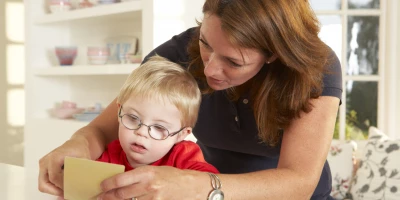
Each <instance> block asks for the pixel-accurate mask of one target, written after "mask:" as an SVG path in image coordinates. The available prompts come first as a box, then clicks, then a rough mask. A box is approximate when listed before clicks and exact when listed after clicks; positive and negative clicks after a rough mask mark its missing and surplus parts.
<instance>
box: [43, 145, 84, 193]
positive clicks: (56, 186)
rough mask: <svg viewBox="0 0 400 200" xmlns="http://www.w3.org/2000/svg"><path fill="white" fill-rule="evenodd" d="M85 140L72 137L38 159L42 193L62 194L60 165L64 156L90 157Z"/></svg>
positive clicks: (62, 179) (61, 165)
mask: <svg viewBox="0 0 400 200" xmlns="http://www.w3.org/2000/svg"><path fill="white" fill-rule="evenodd" d="M88 147H89V145H88V143H87V141H86V140H84V139H83V138H82V139H79V138H74V139H71V140H68V141H66V142H65V143H64V144H63V145H61V146H60V147H58V148H56V149H54V150H53V151H51V152H50V153H48V154H47V155H45V156H44V157H43V158H41V159H40V160H39V167H40V169H39V180H38V181H39V184H38V185H39V190H40V191H41V192H44V193H48V194H52V195H56V196H61V197H62V196H63V183H64V176H63V175H64V173H63V170H62V167H63V165H64V158H65V157H66V156H71V157H77V158H86V159H90V151H89V148H88Z"/></svg>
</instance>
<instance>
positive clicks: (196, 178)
mask: <svg viewBox="0 0 400 200" xmlns="http://www.w3.org/2000/svg"><path fill="white" fill-rule="evenodd" d="M184 171H185V172H187V175H186V176H185V180H184V181H185V183H187V184H188V185H190V186H193V187H194V195H193V199H197V200H206V199H207V198H208V195H209V194H210V191H211V190H212V187H211V180H210V176H209V175H208V173H207V172H199V171H194V170H184Z"/></svg>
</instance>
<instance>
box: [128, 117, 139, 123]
mask: <svg viewBox="0 0 400 200" xmlns="http://www.w3.org/2000/svg"><path fill="white" fill-rule="evenodd" d="M128 116H129V120H130V121H133V122H134V121H140V119H139V117H137V116H135V115H128Z"/></svg>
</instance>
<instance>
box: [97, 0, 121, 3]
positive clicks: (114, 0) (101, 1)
mask: <svg viewBox="0 0 400 200" xmlns="http://www.w3.org/2000/svg"><path fill="white" fill-rule="evenodd" d="M118 2H120V1H119V0H99V4H113V3H118Z"/></svg>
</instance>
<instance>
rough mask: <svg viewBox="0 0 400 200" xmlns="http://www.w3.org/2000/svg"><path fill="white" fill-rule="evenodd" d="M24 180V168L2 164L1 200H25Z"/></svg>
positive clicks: (0, 173)
mask: <svg viewBox="0 0 400 200" xmlns="http://www.w3.org/2000/svg"><path fill="white" fill-rule="evenodd" d="M24 179H25V171H24V168H23V167H19V166H15V165H8V164H3V163H0V199H4V200H23V199H24V194H25V192H24V191H25V189H24V185H25V184H24V183H25V180H24Z"/></svg>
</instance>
